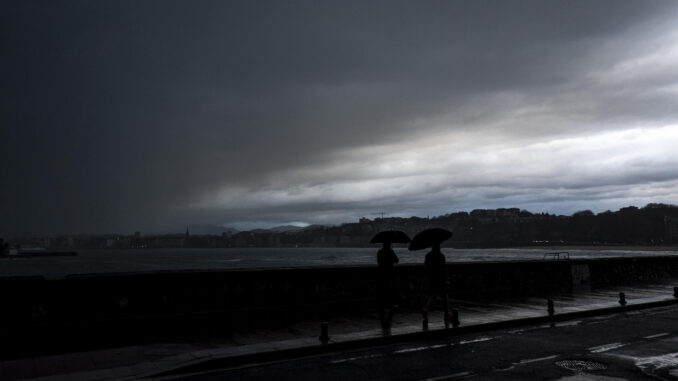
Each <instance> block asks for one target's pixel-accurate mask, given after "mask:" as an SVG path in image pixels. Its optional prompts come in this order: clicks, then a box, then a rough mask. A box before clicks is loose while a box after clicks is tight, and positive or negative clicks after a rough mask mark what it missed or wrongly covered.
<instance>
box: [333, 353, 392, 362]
mask: <svg viewBox="0 0 678 381" xmlns="http://www.w3.org/2000/svg"><path fill="white" fill-rule="evenodd" d="M377 357H384V355H383V354H380V353H376V354H373V355H366V356H357V357H349V358H345V359H340V360H333V361H330V364H341V363H343V362H349V361H356V360H364V359H373V358H377Z"/></svg>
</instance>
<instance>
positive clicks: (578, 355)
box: [180, 306, 678, 381]
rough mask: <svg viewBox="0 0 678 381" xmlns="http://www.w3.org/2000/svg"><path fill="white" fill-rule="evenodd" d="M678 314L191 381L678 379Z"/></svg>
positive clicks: (387, 349)
mask: <svg viewBox="0 0 678 381" xmlns="http://www.w3.org/2000/svg"><path fill="white" fill-rule="evenodd" d="M677 321H678V307H676V306H671V307H662V308H654V309H649V310H642V311H636V312H627V313H619V314H614V315H607V316H599V317H593V318H586V319H581V320H575V321H568V322H563V323H558V324H555V325H549V324H544V325H536V326H530V327H523V328H514V329H506V330H500V331H494V332H484V333H476V334H469V335H463V336H457V337H453V338H445V339H436V340H428V341H420V342H412V343H408V344H401V345H391V346H384V347H379V348H372V349H367V350H359V351H352V352H344V353H337V354H332V355H325V356H317V357H307V358H302V359H296V360H291V361H284V362H275V363H265V364H256V365H253V366H247V367H241V368H236V369H228V370H220V371H216V372H209V373H202V374H194V375H191V376H183V377H181V378H180V379H184V380H193V381H197V380H213V379H221V380H226V379H228V380H237V379H260V380H261V379H264V380H265V379H275V380H284V379H289V380H304V379H306V380H316V379H324V380H375V379H391V380H426V379H429V380H456V379H473V380H495V379H515V380H528V379H547V380H622V379H623V380H644V379H647V380H650V379H678V329H677V327H678V324H677V323H676V322H677Z"/></svg>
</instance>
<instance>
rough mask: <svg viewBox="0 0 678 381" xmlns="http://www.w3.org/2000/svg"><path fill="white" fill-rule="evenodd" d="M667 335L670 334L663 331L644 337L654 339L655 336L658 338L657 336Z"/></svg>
mask: <svg viewBox="0 0 678 381" xmlns="http://www.w3.org/2000/svg"><path fill="white" fill-rule="evenodd" d="M668 335H670V333H668V332H664V333H658V334H656V335H650V336H645V338H646V339H656V338H658V337H662V336H668Z"/></svg>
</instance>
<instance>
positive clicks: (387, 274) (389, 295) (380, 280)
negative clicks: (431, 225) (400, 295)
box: [370, 230, 410, 326]
mask: <svg viewBox="0 0 678 381" xmlns="http://www.w3.org/2000/svg"><path fill="white" fill-rule="evenodd" d="M408 242H410V237H408V236H407V234H405V233H403V232H401V231H399V230H386V231H383V232H380V233H378V234H377V235H375V236H374V237H373V238H372V240H370V243H381V244H382V248H381V249H379V251H378V252H377V264H378V265H379V272H378V275H377V287H378V290H379V300H380V306H379V312H380V315H381V321H382V325H384V326H388V325H390V322H391V319H392V317H393V306H394V304H395V295H396V291H397V290H396V288H397V287H396V279H395V274H394V270H393V266H394V265H395V264H396V263H398V256H397V255H396V253H395V251H393V248H392V246H391V244H393V243H408Z"/></svg>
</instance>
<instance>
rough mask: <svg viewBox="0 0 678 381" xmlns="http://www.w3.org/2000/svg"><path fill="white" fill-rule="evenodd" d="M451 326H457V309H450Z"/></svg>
mask: <svg viewBox="0 0 678 381" xmlns="http://www.w3.org/2000/svg"><path fill="white" fill-rule="evenodd" d="M452 327H454V328H457V327H459V311H457V310H452Z"/></svg>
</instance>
